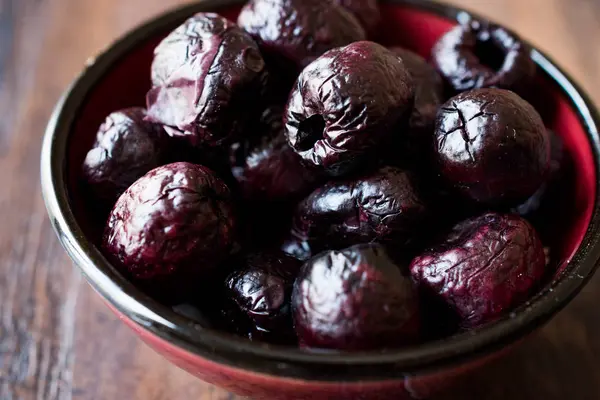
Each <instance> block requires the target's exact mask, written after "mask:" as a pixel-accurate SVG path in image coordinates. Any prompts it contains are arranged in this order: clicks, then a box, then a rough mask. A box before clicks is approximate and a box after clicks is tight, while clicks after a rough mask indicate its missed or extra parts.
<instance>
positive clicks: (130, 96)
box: [65, 3, 597, 319]
mask: <svg viewBox="0 0 600 400" xmlns="http://www.w3.org/2000/svg"><path fill="white" fill-rule="evenodd" d="M382 7H383V12H382V14H383V16H384V20H383V23H382V30H381V37H380V39H379V41H380V42H381V43H382V44H385V45H389V46H391V45H396V46H404V47H407V48H409V49H411V50H414V51H416V52H417V53H419V54H421V55H422V56H424V57H426V58H429V52H430V50H431V48H432V46H433V44H434V43H435V41H436V40H437V38H439V36H440V35H442V34H443V33H444V32H446V31H447V30H448V29H450V28H451V27H452V26H453V25H454V24H455V23H456V22H455V20H454V19H453V18H454V17H456V16H455V15H454V16H452V17H450V16H443V15H441V14H436V13H433V12H431V11H430V10H426V9H423V8H420V7H415V6H411V5H406V4H393V3H386V4H383V5H382ZM211 11H215V12H219V13H220V14H222V15H224V16H226V17H228V18H230V19H232V20H235V19H236V17H237V13H238V12H239V6H232V7H228V8H221V9H213V10H211ZM459 17H460V14H459ZM180 22H182V21H178V22H176V23H173V25H172V26H170V27H169V29H162V28H160V29H158V28H157V29H154V31H153V32H154V33H153V34H152V35H149V36H146V37H145V38H144V39H143V40H139V41H138V42H137V44H136V46H135V47H134V48H133V49H132V50H131V51H130V52H128V53H127V54H126V55H124V56H123V57H121V58H120V59H119V60H118V61H117V62H115V63H114V64H113V65H112V66H111V68H110V69H108V71H106V73H104V74H103V76H102V77H101V78H100V79H99V81H98V82H97V83H96V85H95V86H94V87H93V89H92V90H91V91H90V92H89V93H88V94H87V96H86V98H85V101H84V102H83V103H82V104H81V105H80V107H79V109H78V110H76V112H75V119H74V122H73V124H72V126H71V130H70V133H69V136H68V143H67V156H66V177H65V178H66V186H67V187H66V190H67V193H68V196H69V202H70V206H71V209H72V211H73V213H74V215H75V219H76V221H77V224H78V225H79V227H80V228H81V229H82V231H83V232H84V234H85V238H86V239H87V240H89V241H90V242H91V243H94V244H96V243H98V240H99V237H100V234H101V231H102V228H103V222H104V220H105V218H106V215H103V214H102V213H100V212H98V211H97V210H96V209H95V208H94V204H93V203H91V202H90V201H88V200H87V199H86V196H85V194H84V193H83V192H82V191H81V190H80V186H79V184H78V176H79V171H80V166H81V163H82V162H83V160H84V158H85V155H86V153H87V151H88V150H89V149H90V147H91V145H92V143H93V141H94V139H95V135H96V132H97V130H98V127H99V125H100V124H101V123H102V121H103V120H104V118H105V117H106V115H108V114H109V113H110V112H112V111H115V110H117V109H120V108H125V107H130V106H144V105H145V94H146V92H147V90H148V89H149V87H150V64H151V61H152V55H153V49H154V47H155V46H156V45H157V44H158V43H159V41H160V40H161V39H162V38H163V37H164V36H165V35H166V34H167V33H168V32H169V31H170V30H172V29H173V28H175V26H176V25H177V23H180ZM533 93H535V94H534V95H533V96H532V97H531V98H529V99H528V100H529V101H530V102H532V103H533V104H534V105H535V107H536V108H537V109H538V111H540V113H541V114H542V117H543V119H544V122H545V124H546V126H547V127H548V128H550V129H552V130H554V131H555V132H557V133H558V134H559V135H560V136H561V137H562V139H563V140H564V145H565V149H566V151H567V153H568V159H569V167H568V169H567V178H566V179H564V180H563V182H562V185H563V187H561V190H560V193H561V195H560V196H557V198H556V199H554V200H553V201H552V202H551V204H549V205H547V206H546V209H545V210H544V214H543V218H540V220H539V221H538V222H537V227H538V229H539V230H540V233H541V234H542V236H543V239H544V241H545V245H547V246H549V247H550V248H551V252H552V253H551V254H552V264H553V267H554V268H553V269H552V271H553V272H554V274H553V276H551V277H549V279H548V281H547V285H548V286H549V285H551V284H553V282H555V281H556V280H558V278H559V277H560V276H561V273H563V272H564V271H565V270H568V269H570V268H571V267H573V265H571V264H570V260H571V258H572V257H573V255H574V254H575V253H576V251H577V250H578V248H579V246H580V245H581V243H582V240H583V238H584V236H585V234H586V231H587V229H588V226H589V225H590V220H591V217H592V212H593V209H594V205H595V198H596V190H597V189H596V181H597V179H596V166H595V162H594V155H593V151H592V147H591V144H590V138H589V137H588V135H587V134H586V131H587V130H586V126H585V124H584V123H583V121H582V118H581V115H580V114H579V113H578V111H577V108H576V106H575V105H574V103H573V101H572V100H571V99H570V98H569V96H568V94H567V93H566V92H565V90H564V89H563V87H562V86H561V82H558V81H556V80H554V79H553V78H552V77H551V76H550V74H549V73H548V71H545V70H544V69H543V68H538V76H537V78H536V88H535V90H534V91H533ZM572 264H575V263H572ZM108 275H111V276H112V275H113V272H111V273H109V274H108ZM129 294H130V295H131V296H132V297H134V298H135V297H137V294H136V293H129ZM140 301H142V302H147V301H151V300H147V299H146V298H142V300H140ZM165 318H166V319H169V317H168V316H166V317H165Z"/></svg>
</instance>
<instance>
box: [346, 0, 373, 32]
mask: <svg viewBox="0 0 600 400" xmlns="http://www.w3.org/2000/svg"><path fill="white" fill-rule="evenodd" d="M335 2H336V3H338V4H339V5H341V6H342V7H344V8H346V9H347V10H348V11H350V12H351V13H352V14H354V16H355V17H356V18H358V20H359V21H360V23H361V24H362V26H363V28H365V31H367V33H369V34H370V35H371V36H376V34H377V30H378V28H379V24H380V23H381V11H380V10H379V3H378V1H377V0H335Z"/></svg>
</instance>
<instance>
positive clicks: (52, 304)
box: [0, 0, 600, 400]
mask: <svg viewBox="0 0 600 400" xmlns="http://www.w3.org/2000/svg"><path fill="white" fill-rule="evenodd" d="M178 3H183V1H178V0H128V1H122V0H102V1H97V0H0V171H2V173H0V188H1V189H0V221H2V224H1V225H0V399H1V400H12V399H38V400H42V399H49V400H67V399H77V400H84V399H85V400H88V399H98V400H103V399H109V400H112V399H131V400H135V399H140V400H167V399H234V398H235V397H234V396H232V395H230V394H228V393H225V392H223V391H221V390H219V389H216V388H214V387H212V386H210V385H208V384H204V383H202V382H200V381H198V380H196V379H194V378H192V377H191V376H189V375H188V374H186V373H185V372H183V371H180V370H179V369H177V368H175V367H173V366H171V365H170V364H168V363H167V362H166V361H164V360H163V359H162V358H161V357H159V356H158V355H156V354H154V353H153V352H152V351H151V350H150V349H148V348H147V347H146V346H145V345H143V344H142V343H141V342H140V341H138V340H137V339H136V338H135V337H134V336H133V334H132V333H131V332H130V331H129V330H128V329H127V328H126V327H125V326H124V325H122V324H121V323H120V322H119V321H118V320H117V319H116V318H115V317H114V316H113V315H112V314H111V313H110V312H109V311H108V310H107V309H106V308H105V306H104V305H103V304H102V303H101V302H100V300H99V298H98V296H97V295H96V294H95V293H93V292H92V290H91V289H90V288H89V287H88V286H87V285H86V284H84V283H83V281H82V278H81V277H80V275H79V273H78V272H77V271H75V270H74V268H73V267H72V266H71V263H70V261H69V259H68V258H67V257H66V255H65V254H64V252H63V251H62V249H61V247H60V246H59V244H58V242H57V240H56V238H55V236H54V234H53V232H52V229H51V227H50V223H49V221H48V219H47V217H46V212H45V209H44V205H43V202H42V199H41V194H40V189H39V183H38V181H39V178H38V176H39V171H38V170H39V162H38V160H39V151H40V144H41V137H42V134H43V131H44V127H45V124H46V121H47V119H48V117H49V115H50V113H51V111H52V107H53V105H54V104H55V102H56V101H57V99H58V97H59V96H60V94H61V92H62V90H63V89H64V88H65V87H66V86H67V85H68V83H69V82H70V80H71V79H72V78H73V77H74V76H75V75H76V74H77V73H78V72H79V70H80V69H81V68H82V66H83V64H84V62H85V60H86V59H87V58H88V57H90V56H92V55H94V54H95V53H97V51H99V50H100V49H102V48H103V47H104V46H106V45H107V44H108V43H110V41H112V40H113V39H115V38H117V37H118V36H119V35H120V34H122V33H123V32H125V31H126V30H128V29H130V28H131V27H133V26H134V25H136V24H137V23H139V22H141V21H142V20H144V19H146V18H149V17H151V16H152V15H155V14H157V13H159V12H161V11H163V10H165V9H167V8H168V7H171V6H173V5H175V4H178ZM451 3H454V4H458V5H461V6H464V7H468V8H470V9H472V10H474V11H477V12H480V13H482V14H484V15H488V16H490V17H492V18H494V19H496V20H498V21H499V22H501V23H503V24H505V25H508V26H510V27H511V28H513V29H515V30H517V31H518V32H520V33H521V34H522V35H523V36H524V37H526V38H528V39H530V40H531V41H533V42H534V43H536V44H537V45H539V46H540V47H541V48H542V49H544V50H546V51H547V52H548V53H549V54H551V55H552V56H553V57H554V58H556V59H558V60H560V61H561V64H562V65H563V66H565V68H566V69H567V71H568V72H570V73H571V74H572V75H573V76H574V77H575V78H576V79H577V80H578V81H580V82H581V83H582V84H583V85H584V86H585V87H587V88H588V90H589V91H590V92H591V95H592V98H593V99H594V100H595V101H596V102H597V103H599V104H600V90H598V88H600V47H599V46H598V45H597V43H596V39H597V38H598V37H599V36H600V2H599V1H597V0H503V1H490V0H453V1H451ZM598 293H600V276H597V277H596V278H595V279H594V280H593V281H592V282H591V283H590V284H589V285H588V287H587V288H586V290H585V291H584V292H583V293H582V294H581V295H580V296H579V297H578V298H577V300H576V301H574V302H573V303H572V304H571V305H570V306H569V307H568V308H567V309H566V310H565V311H563V312H562V313H561V314H560V315H559V316H558V317H557V318H555V319H554V320H553V321H552V322H551V323H550V324H549V325H548V326H547V327H546V328H544V329H543V331H542V332H541V333H540V334H539V335H537V336H536V337H535V338H533V339H531V340H529V341H528V342H527V343H526V344H525V345H524V346H522V347H520V348H519V349H517V351H515V352H514V353H512V354H511V355H509V356H508V357H506V358H505V359H502V360H500V361H498V362H496V363H494V364H493V365H490V366H489V367H486V368H484V369H482V370H481V371H478V372H477V373H476V374H474V375H473V376H470V377H469V379H468V381H466V382H464V383H462V384H460V385H459V386H458V387H457V389H455V390H454V391H453V392H452V394H448V395H445V396H441V397H440V399H439V400H451V399H467V400H469V399H478V400H480V399H484V400H499V399H506V398H511V399H513V400H531V399H547V400H559V399H561V400H562V399H564V398H569V399H573V400H579V399H583V400H586V399H598V398H600V319H598V318H597V315H598V314H597V303H598V301H599V300H600V295H599V294H598Z"/></svg>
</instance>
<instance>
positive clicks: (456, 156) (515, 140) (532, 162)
mask: <svg viewBox="0 0 600 400" xmlns="http://www.w3.org/2000/svg"><path fill="white" fill-rule="evenodd" d="M434 141H435V143H434V146H433V147H434V153H435V154H434V157H435V159H436V161H437V162H438V166H439V171H440V173H441V175H442V176H443V178H444V179H445V180H446V181H447V182H448V183H449V184H450V185H451V186H453V187H454V188H455V189H457V190H458V191H460V192H462V193H463V194H464V195H466V196H467V197H469V198H471V199H473V200H475V201H477V202H480V203H483V204H490V205H500V204H504V205H516V204H519V203H520V202H522V201H524V200H526V199H527V198H528V197H529V196H531V195H532V194H533V193H535V191H536V190H538V188H539V187H540V185H541V184H542V182H543V181H544V179H545V178H546V174H547V172H548V168H549V164H550V139H549V138H548V134H547V132H546V128H545V127H544V124H543V122H542V119H541V118H540V115H539V114H538V113H537V111H536V110H535V109H534V108H533V107H532V106H531V105H530V104H529V103H527V102H526V101H525V100H523V99H521V98H520V97H519V96H518V95H516V94H515V93H513V92H510V91H508V90H502V89H477V90H473V91H470V92H464V93H461V94H459V95H458V96H455V97H453V98H451V99H450V100H448V102H447V103H445V104H444V105H443V106H442V108H441V109H440V111H439V113H438V117H437V122H436V131H435V138H434Z"/></svg>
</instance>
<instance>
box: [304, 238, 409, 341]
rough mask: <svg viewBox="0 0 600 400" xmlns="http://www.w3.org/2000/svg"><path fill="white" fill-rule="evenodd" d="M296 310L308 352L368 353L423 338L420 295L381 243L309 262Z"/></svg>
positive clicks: (324, 255)
mask: <svg viewBox="0 0 600 400" xmlns="http://www.w3.org/2000/svg"><path fill="white" fill-rule="evenodd" d="M292 307H293V315H294V322H295V326H296V333H297V334H298V338H299V340H300V343H301V344H302V345H303V346H306V347H315V348H325V349H337V350H370V349H381V348H391V347H401V346H404V345H407V344H410V343H413V342H415V341H416V340H417V339H418V338H419V331H420V317H419V302H418V295H417V291H416V289H415V287H414V286H413V283H412V282H411V280H410V278H409V277H406V276H404V275H403V274H402V272H401V270H400V268H399V267H398V266H397V265H396V264H394V263H393V262H392V260H391V259H390V258H389V257H388V255H387V254H386V252H385V250H384V248H383V247H382V246H380V245H378V244H361V245H356V246H353V247H350V248H348V249H345V250H342V251H329V252H325V253H321V254H319V255H317V256H315V257H314V258H312V259H311V260H310V261H308V262H307V263H305V264H304V266H303V267H302V269H301V271H300V274H299V276H298V278H297V279H296V283H295V285H294V292H293V295H292Z"/></svg>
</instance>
